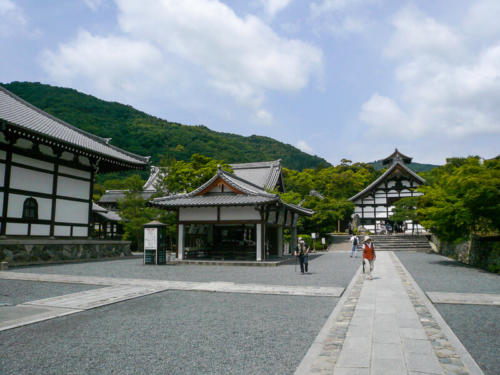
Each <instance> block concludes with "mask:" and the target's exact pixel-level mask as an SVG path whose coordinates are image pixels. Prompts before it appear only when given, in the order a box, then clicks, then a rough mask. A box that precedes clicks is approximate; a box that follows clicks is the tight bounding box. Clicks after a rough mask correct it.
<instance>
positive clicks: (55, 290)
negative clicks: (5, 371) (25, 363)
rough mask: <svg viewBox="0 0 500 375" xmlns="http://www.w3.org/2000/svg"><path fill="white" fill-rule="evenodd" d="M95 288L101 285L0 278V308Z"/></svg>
mask: <svg viewBox="0 0 500 375" xmlns="http://www.w3.org/2000/svg"><path fill="white" fill-rule="evenodd" d="M96 288H102V286H101V285H82V284H63V283H44V282H36V281H21V280H2V279H0V308H1V306H5V305H7V306H10V305H18V304H21V303H24V302H29V301H35V300H39V299H44V298H50V297H57V296H62V295H65V294H70V293H77V292H82V291H84V290H90V289H96ZM0 373H1V372H0Z"/></svg>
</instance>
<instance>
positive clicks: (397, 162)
mask: <svg viewBox="0 0 500 375" xmlns="http://www.w3.org/2000/svg"><path fill="white" fill-rule="evenodd" d="M398 165H399V166H401V167H403V169H404V170H406V171H407V172H409V173H410V174H411V175H412V176H413V177H415V178H417V179H418V180H420V181H422V183H425V179H424V178H422V177H420V176H419V175H418V174H416V173H415V172H414V171H413V170H411V169H410V168H409V167H407V166H406V164H404V163H401V162H400V161H399V160H397V161H396V162H395V163H393V164H391V166H390V167H389V168H388V169H387V170H386V171H385V172H384V173H383V174H382V175H381V176H379V177H378V178H377V179H375V181H373V182H372V183H371V184H369V185H368V186H367V187H365V188H364V189H363V190H361V191H360V192H359V193H357V194H355V195H353V196H352V197H351V198H349V199H348V200H349V201H353V200H354V199H357V198H359V197H360V196H361V195H363V194H364V193H366V191H368V190H370V189H371V188H372V187H373V186H374V185H376V184H378V183H379V182H380V180H383V179H384V178H385V177H387V175H388V174H389V173H390V172H392V170H393V169H395V168H396V167H397V166H398Z"/></svg>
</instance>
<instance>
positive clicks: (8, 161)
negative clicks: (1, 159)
mask: <svg viewBox="0 0 500 375" xmlns="http://www.w3.org/2000/svg"><path fill="white" fill-rule="evenodd" d="M5 151H6V155H5V174H4V180H3V207H2V228H1V230H0V235H2V236H5V235H6V230H7V209H8V207H9V190H10V173H11V165H12V146H11V145H9V146H8V147H7V148H6V150H5Z"/></svg>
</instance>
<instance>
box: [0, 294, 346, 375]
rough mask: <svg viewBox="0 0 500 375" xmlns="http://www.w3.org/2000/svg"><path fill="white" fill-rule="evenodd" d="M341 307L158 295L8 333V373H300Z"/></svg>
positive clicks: (308, 300) (312, 301) (3, 336)
mask: <svg viewBox="0 0 500 375" xmlns="http://www.w3.org/2000/svg"><path fill="white" fill-rule="evenodd" d="M337 301H338V299H336V298H324V297H322V298H318V297H288V296H267V295H248V294H245V295H242V294H225V293H203V292H180V291H172V292H163V293H158V294H154V295H150V296H145V297H141V298H137V299H134V300H130V301H127V302H122V303H117V304H114V305H109V306H106V307H103V308H99V309H94V310H89V311H85V312H82V313H79V314H75V315H71V316H67V317H62V318H57V319H53V320H50V321H45V322H41V323H37V324H33V325H29V326H24V327H20V328H16V329H12V330H8V331H3V332H0V352H1V353H2V355H1V356H0V373H1V374H5V375H7V374H171V375H174V374H235V375H237V374H245V375H249V374H292V373H293V372H294V371H295V368H296V367H297V366H298V364H299V363H300V361H301V360H302V357H303V356H304V355H305V353H306V352H307V350H308V349H309V347H310V345H311V344H312V342H313V340H314V338H315V337H316V335H317V334H318V332H319V330H320V329H321V327H322V326H323V324H324V322H325V320H326V319H327V317H328V316H329V314H330V313H331V311H332V309H333V308H334V306H335V304H336V303H337Z"/></svg>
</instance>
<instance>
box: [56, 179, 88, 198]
mask: <svg viewBox="0 0 500 375" xmlns="http://www.w3.org/2000/svg"><path fill="white" fill-rule="evenodd" d="M57 195H62V196H65V197H73V198H81V199H89V195H90V182H88V181H82V180H75V179H74V178H69V177H63V176H58V177H57Z"/></svg>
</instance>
